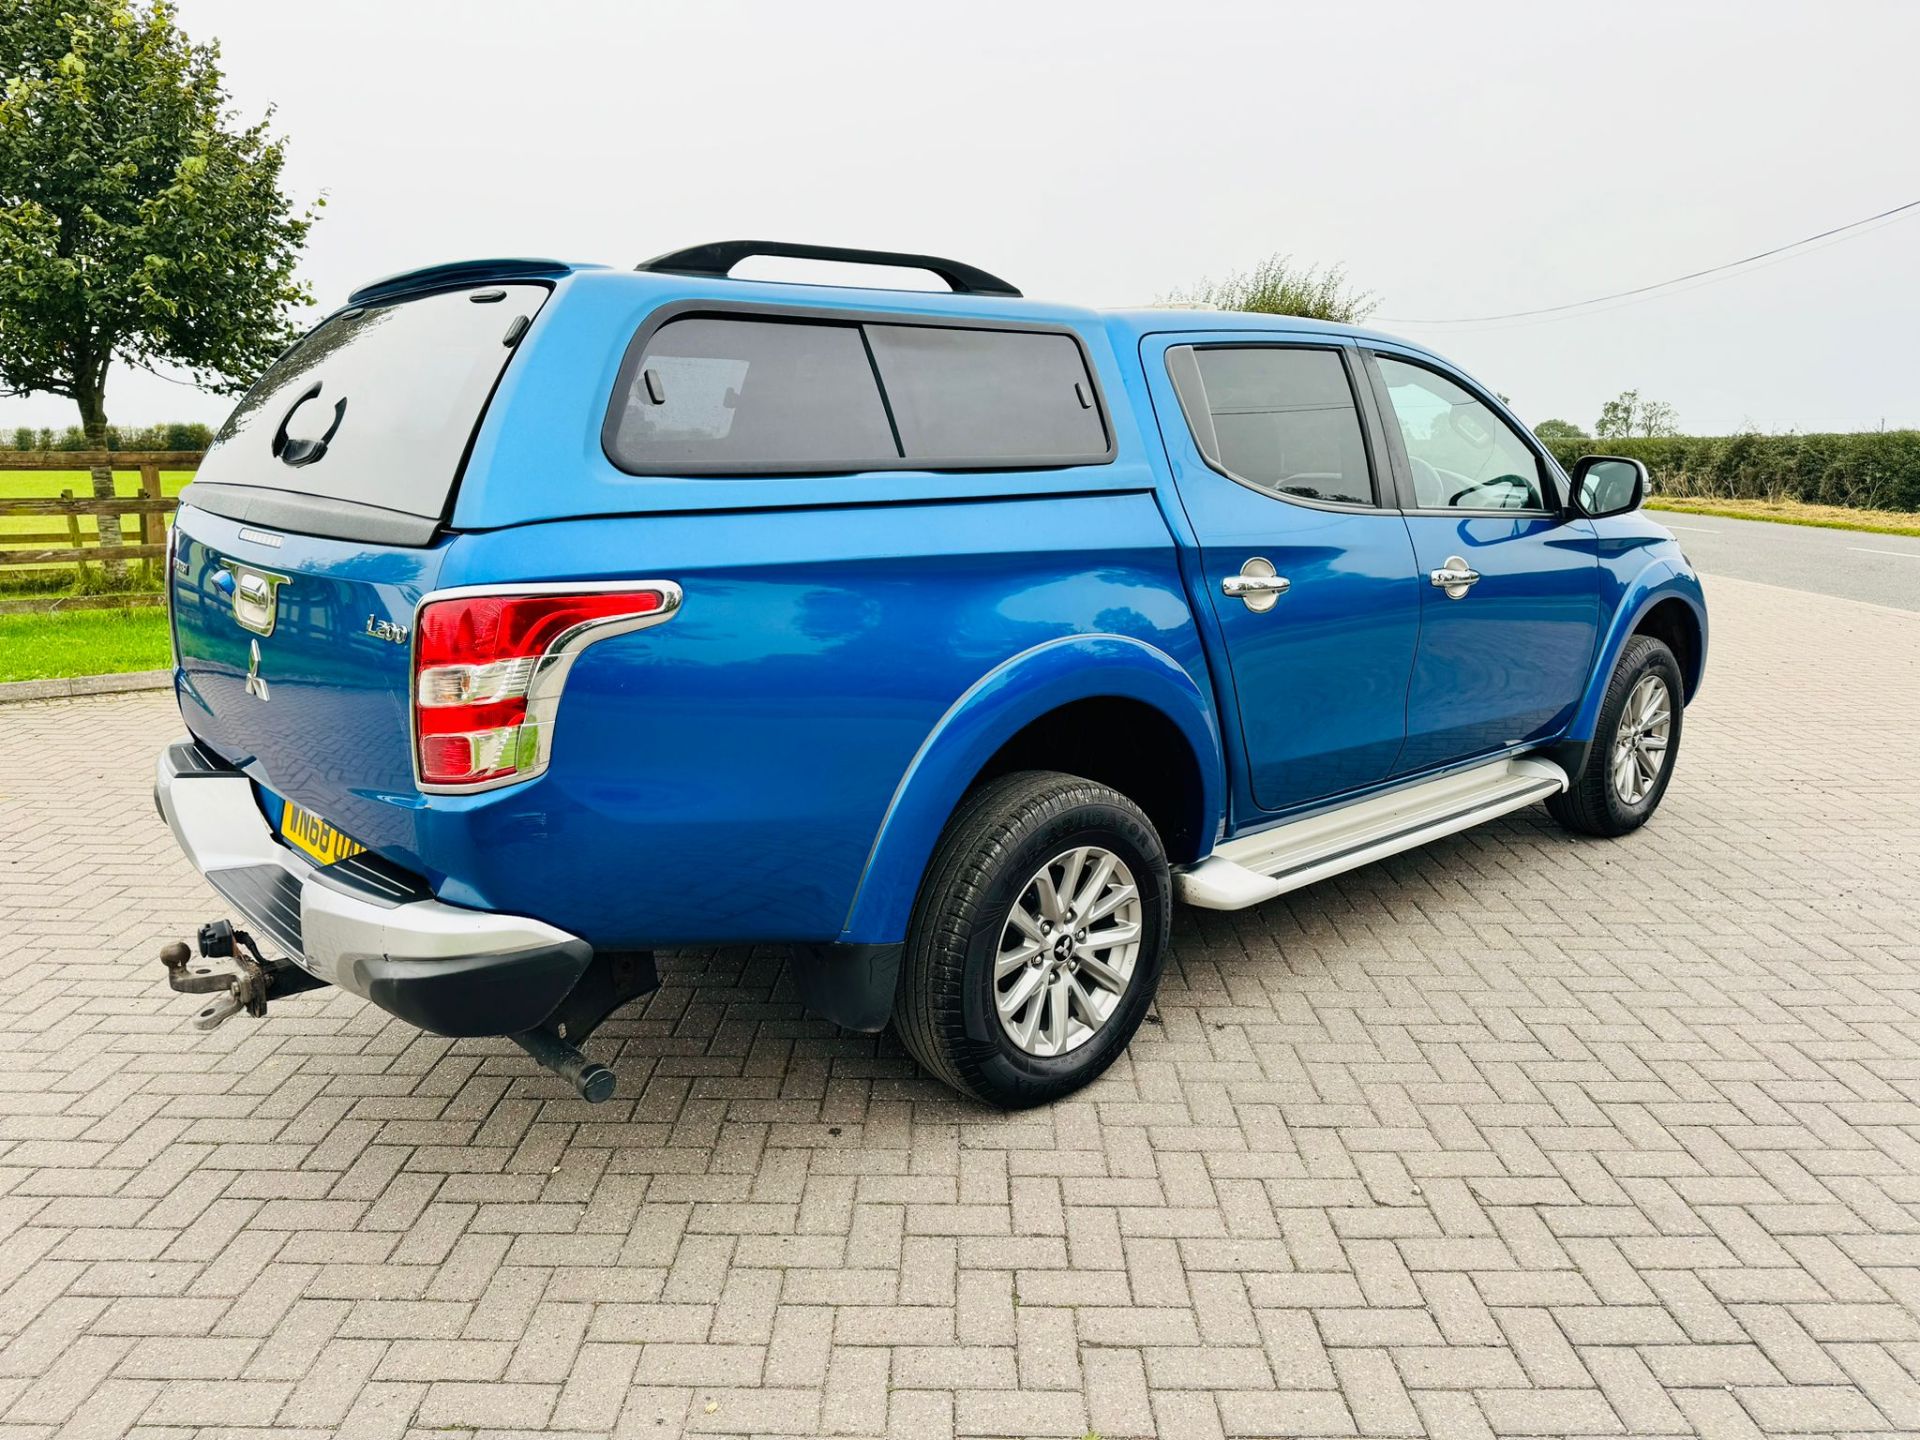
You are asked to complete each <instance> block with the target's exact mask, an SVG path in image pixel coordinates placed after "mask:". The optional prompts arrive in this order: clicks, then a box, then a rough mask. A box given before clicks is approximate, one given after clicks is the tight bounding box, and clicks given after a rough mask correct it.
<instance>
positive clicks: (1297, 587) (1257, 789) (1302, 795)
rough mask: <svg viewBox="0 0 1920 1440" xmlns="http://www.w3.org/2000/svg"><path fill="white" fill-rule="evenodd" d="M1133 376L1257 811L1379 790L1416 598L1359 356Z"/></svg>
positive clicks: (1394, 746)
mask: <svg viewBox="0 0 1920 1440" xmlns="http://www.w3.org/2000/svg"><path fill="white" fill-rule="evenodd" d="M1143 359H1145V360H1146V362H1147V370H1148V373H1149V375H1150V377H1151V384H1152V386H1153V389H1154V391H1155V399H1156V404H1155V408H1156V411H1157V413H1158V414H1159V415H1160V416H1161V419H1162V428H1163V431H1164V432H1165V435H1166V440H1167V452H1168V457H1169V460H1170V463H1171V464H1172V467H1173V474H1174V478H1175V481H1176V483H1177V484H1178V486H1179V491H1180V498H1181V501H1182V503H1183V505H1184V507H1185V509H1186V512H1187V517H1188V519H1189V521H1190V522H1191V523H1192V525H1193V528H1194V531H1195V535H1196V538H1197V539H1198V541H1199V572H1200V574H1199V577H1198V583H1199V584H1200V585H1202V586H1203V587H1204V589H1205V591H1206V601H1205V602H1203V603H1208V604H1211V605H1212V607H1213V610H1214V614H1215V616H1216V617H1217V619H1218V622H1219V630H1218V633H1219V636H1220V643H1221V645H1222V648H1223V649H1224V650H1225V653H1226V657H1227V660H1228V667H1227V668H1228V669H1229V670H1230V672H1231V675H1232V679H1233V690H1234V696H1235V701H1236V703H1237V712H1238V715H1239V720H1240V731H1241V736H1242V740H1243V744H1244V751H1245V756H1246V765H1247V773H1248V777H1249V780H1250V789H1251V796H1252V799H1253V802H1254V804H1255V805H1256V806H1257V807H1258V808H1260V809H1263V810H1285V809H1289V808H1292V807H1294V806H1299V805H1304V804H1307V803H1309V802H1311V801H1314V800H1317V799H1320V798H1322V797H1325V796H1329V795H1335V794H1338V793H1340V792H1342V791H1346V790H1353V789H1356V788H1359V787H1362V786H1366V785H1370V784H1374V783H1376V782H1378V781H1381V780H1384V779H1385V778H1386V777H1387V776H1388V775H1389V774H1390V773H1391V771H1392V768H1393V763H1394V759H1395V757H1396V756H1397V755H1398V754H1399V753H1400V750H1401V747H1402V743H1403V741H1404V740H1405V737H1406V704H1407V677H1408V674H1409V672H1410V670H1411V668H1412V664H1413V656H1414V648H1415V642H1416V639H1417V637H1418V632H1419V623H1420V601H1421V597H1420V593H1419V587H1418V584H1417V582H1416V578H1415V574H1414V558H1413V546H1412V543H1411V541H1410V540H1409V539H1408V535H1407V527H1406V524H1405V522H1403V521H1402V520H1401V518H1400V516H1399V515H1398V514H1397V513H1396V512H1395V511H1394V510H1393V509H1391V508H1388V506H1387V505H1386V504H1383V500H1382V497H1383V496H1390V495H1391V487H1390V484H1389V482H1388V480H1387V478H1386V475H1385V465H1384V463H1380V462H1376V460H1375V459H1374V457H1373V456H1372V455H1371V454H1370V452H1369V448H1368V444H1367V439H1366V434H1365V431H1364V429H1363V427H1362V424H1361V420H1360V414H1359V409H1358V406H1357V405H1356V403H1355V395H1356V393H1357V391H1356V385H1357V384H1364V383H1365V381H1364V379H1363V377H1362V375H1361V372H1360V371H1359V370H1358V368H1357V367H1358V365H1359V363H1360V362H1359V357H1358V355H1357V354H1356V353H1354V352H1352V351H1350V350H1346V349H1343V348H1342V347H1340V346H1338V345H1328V344H1327V343H1326V342H1325V341H1324V340H1321V341H1319V342H1318V343H1313V342H1311V341H1307V340H1303V339H1302V338H1301V337H1297V336H1296V337H1293V338H1291V339H1289V338H1286V337H1283V336H1275V337H1274V338H1272V339H1266V338H1264V337H1254V336H1249V335H1248V334H1247V333H1245V332H1239V333H1237V334H1236V333H1226V334H1221V335H1219V336H1217V337H1211V338H1210V337H1207V336H1193V337H1177V338H1174V339H1167V338H1166V337H1154V338H1150V339H1149V340H1148V341H1147V343H1146V345H1145V346H1143ZM1183 420H1184V424H1183V423H1182V422H1183Z"/></svg>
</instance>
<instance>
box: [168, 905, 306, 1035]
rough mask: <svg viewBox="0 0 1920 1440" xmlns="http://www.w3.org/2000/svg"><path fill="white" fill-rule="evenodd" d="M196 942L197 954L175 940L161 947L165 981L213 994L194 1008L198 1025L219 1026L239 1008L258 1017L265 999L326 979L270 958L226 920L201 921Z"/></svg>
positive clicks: (183, 991) (193, 992)
mask: <svg viewBox="0 0 1920 1440" xmlns="http://www.w3.org/2000/svg"><path fill="white" fill-rule="evenodd" d="M197 943H198V946H199V950H200V958H199V959H197V960H196V959H195V958H194V956H193V951H192V950H190V949H189V948H188V947H187V946H186V945H184V944H182V943H181V942H180V941H178V940H176V941H174V942H173V943H172V944H170V945H165V946H162V947H161V950H160V963H161V964H162V965H164V966H166V969H167V984H169V985H171V986H172V987H173V988H174V989H175V990H178V991H179V992H180V993H181V994H183V995H212V996H215V997H216V998H214V999H213V1000H210V1001H209V1002H208V1003H207V1004H205V1005H203V1006H201V1007H200V1009H199V1010H198V1011H197V1012H195V1014H194V1017H193V1028H194V1029H196V1030H217V1029H218V1028H219V1027H220V1026H221V1025H223V1024H225V1023H226V1022H227V1021H228V1020H231V1019H232V1018H233V1017H234V1016H235V1015H238V1014H239V1013H240V1012H241V1011H242V1010H244V1011H246V1012H247V1014H249V1015H251V1016H253V1017H254V1018H255V1019H258V1018H260V1017H261V1016H263V1015H265V1014H266V1013H267V1001H269V1000H271V999H274V998H275V997H277V996H283V995H296V994H298V993H299V992H300V991H302V990H312V989H314V988H316V987H317V986H320V985H324V984H325V983H326V982H325V981H324V980H320V979H317V978H315V977H314V976H312V975H309V974H308V973H307V972H306V971H304V970H302V969H301V968H300V967H299V966H297V965H295V964H293V963H292V962H291V961H288V960H268V959H267V958H266V957H265V956H263V955H262V954H261V953H260V949H259V947H258V946H257V945H255V944H254V941H253V937H252V936H251V935H249V934H247V932H246V931H244V930H236V929H234V927H233V926H232V925H231V924H230V923H228V922H227V921H225V920H215V921H212V922H211V923H209V924H206V925H202V926H201V927H200V934H199V936H198V937H197Z"/></svg>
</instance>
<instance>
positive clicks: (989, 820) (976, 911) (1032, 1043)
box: [893, 771, 1173, 1109]
mask: <svg viewBox="0 0 1920 1440" xmlns="http://www.w3.org/2000/svg"><path fill="white" fill-rule="evenodd" d="M1172 895H1173V882H1172V877H1171V875H1170V874H1169V871H1168V866H1167V857H1166V851H1165V850H1164V848H1163V847H1162V845H1161V843H1160V837H1159V835H1158V833H1157V832H1156V831H1155V830H1154V827H1153V824H1152V822H1151V821H1149V820H1148V819H1147V817H1146V815H1145V813H1144V812H1143V811H1142V810H1141V809H1140V807H1139V806H1137V805H1135V804H1134V803H1133V802H1132V801H1131V800H1129V799H1128V798H1127V797H1126V796H1124V795H1122V794H1121V793H1120V792H1119V791H1117V790H1114V789H1112V788H1110V787H1109V786H1106V785H1099V784H1096V783H1094V782H1093V781H1091V780H1083V779H1080V778H1078V777H1076V776H1072V775H1063V774H1058V773H1054V772H1051V771H1027V772H1022V773H1020V774H1015V775H1007V776H1003V777H1001V778H999V779H996V780H992V781H989V782H988V783H987V784H985V785H982V786H981V787H979V788H978V789H977V790H975V791H974V792H972V793H971V794H970V795H968V796H967V798H966V799H965V800H964V801H963V802H962V803H961V805H960V807H959V808H958V809H957V810H956V811H955V812H954V815H953V817H952V818H951V819H950V820H949V821H948V822H947V826H946V829H945V830H944V831H943V832H942V834H941V837H940V840H939V843H938V844H937V845H936V846H935V847H934V852H933V858H932V859H931V860H930V861H929V863H928V866H927V873H926V878H925V880H924V881H923V883H922V885H921V888H920V894H919V896H918V897H917V899H916V901H915V904H914V911H913V919H912V922H911V925H910V928H909V931H908V936H907V946H906V952H905V954H904V956H903V957H902V960H901V966H900V979H899V988H898V989H897V990H896V992H895V997H894V1008H893V1025H894V1033H895V1034H897V1035H898V1036H899V1037H900V1040H901V1043H902V1044H904V1045H905V1046H906V1048H907V1050H908V1051H909V1052H910V1053H911V1054H912V1055H913V1057H914V1058H915V1059H916V1060H918V1061H919V1062H920V1063H921V1065H923V1066H924V1067H925V1068H926V1069H927V1070H928V1071H930V1072H931V1073H932V1074H933V1075H935V1076H937V1077H938V1078H939V1079H941V1080H944V1081H945V1082H946V1083H947V1084H949V1085H951V1086H953V1087H954V1088H955V1089H957V1090H960V1091H962V1092H964V1093H965V1094H968V1095H971V1096H974V1097H975V1098H977V1099H980V1100H983V1101H985V1102H987V1103H988V1104H990V1105H997V1106H1000V1107H1002V1108H1005V1109H1018V1108H1022V1107H1025V1106H1030V1105H1041V1104H1045V1103H1046V1102H1048V1101H1050V1100H1056V1099H1058V1098H1060V1097H1061V1096H1063V1095H1067V1094H1070V1093H1072V1092H1073V1091H1075V1090H1078V1089H1079V1088H1080V1087H1081V1086H1083V1085H1085V1084H1087V1083H1088V1082H1089V1081H1091V1080H1093V1079H1094V1078H1095V1077H1096V1076H1098V1075H1099V1074H1100V1073H1101V1072H1102V1071H1104V1070H1105V1069H1106V1068H1107V1067H1108V1066H1109V1065H1111V1064H1112V1063H1113V1062H1114V1060H1115V1059H1116V1058H1117V1057H1118V1056H1119V1054H1120V1052H1121V1051H1122V1050H1124V1049H1125V1048H1126V1045H1127V1042H1128V1041H1129V1040H1131V1039H1132V1038H1133V1034H1134V1032H1135V1031H1136V1030H1138V1029H1139V1027H1140V1023H1141V1021H1142V1020H1144V1019H1145V1018H1146V1015H1147V1011H1148V1009H1149V1008H1150V1007H1151V1005H1152V1003H1153V996H1154V992H1155V990H1156V989H1157V988H1158V986H1159V983H1160V972H1161V969H1162V967H1163V965H1164V963H1165V959H1166V950H1167V937H1168V933H1169V930H1170V927H1171V923H1172ZM1076 905H1078V906H1079V908H1078V910H1077V911H1076V908H1075V907H1076ZM1129 935H1131V938H1130V939H1129V938H1128V937H1129Z"/></svg>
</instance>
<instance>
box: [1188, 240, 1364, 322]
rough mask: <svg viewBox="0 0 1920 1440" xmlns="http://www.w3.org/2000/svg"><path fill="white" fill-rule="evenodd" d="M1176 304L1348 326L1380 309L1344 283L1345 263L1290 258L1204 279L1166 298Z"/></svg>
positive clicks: (1277, 257)
mask: <svg viewBox="0 0 1920 1440" xmlns="http://www.w3.org/2000/svg"><path fill="white" fill-rule="evenodd" d="M1168 301H1169V303H1171V304H1175V305H1192V306H1195V307H1198V308H1201V309H1208V310H1247V311H1252V312H1254V313H1256V314H1260V315H1304V316H1306V317H1307V318H1308V319H1311V320H1333V321H1337V322H1339V323H1341V324H1345V325H1351V324H1354V323H1356V322H1357V321H1361V320H1364V319H1366V318H1367V316H1369V315H1371V314H1372V313H1373V312H1374V311H1375V310H1377V309H1379V308H1380V297H1379V296H1377V295H1375V294H1374V293H1373V292H1372V291H1370V290H1354V289H1351V288H1350V287H1349V286H1348V285H1347V268H1346V266H1344V265H1329V266H1327V267H1325V268H1324V269H1323V268H1322V267H1320V266H1318V265H1304V266H1303V265H1296V264H1294V262H1293V257H1292V256H1291V255H1270V256H1268V257H1267V258H1266V259H1265V260H1262V261H1261V262H1260V263H1259V264H1258V265H1256V266H1254V267H1253V269H1252V270H1249V271H1248V272H1246V273H1245V274H1242V275H1229V276H1228V277H1227V278H1226V279H1224V280H1203V281H1201V282H1200V283H1199V284H1198V285H1196V286H1194V288H1193V289H1192V290H1188V291H1176V292H1174V294H1172V295H1170V296H1169V297H1168Z"/></svg>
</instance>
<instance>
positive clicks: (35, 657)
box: [0, 605, 169, 681]
mask: <svg viewBox="0 0 1920 1440" xmlns="http://www.w3.org/2000/svg"><path fill="white" fill-rule="evenodd" d="M168 663H169V662H168V659H167V612H166V609H165V607H164V606H160V605H149V606H146V607H144V608H142V609H137V610H71V611H67V612H64V613H56V614H45V613H42V614H33V615H0V681H4V680H53V679H60V678H64V677H66V676H69V675H109V674H115V673H118V672H120V671H125V670H164V669H166V668H167V665H168Z"/></svg>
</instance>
